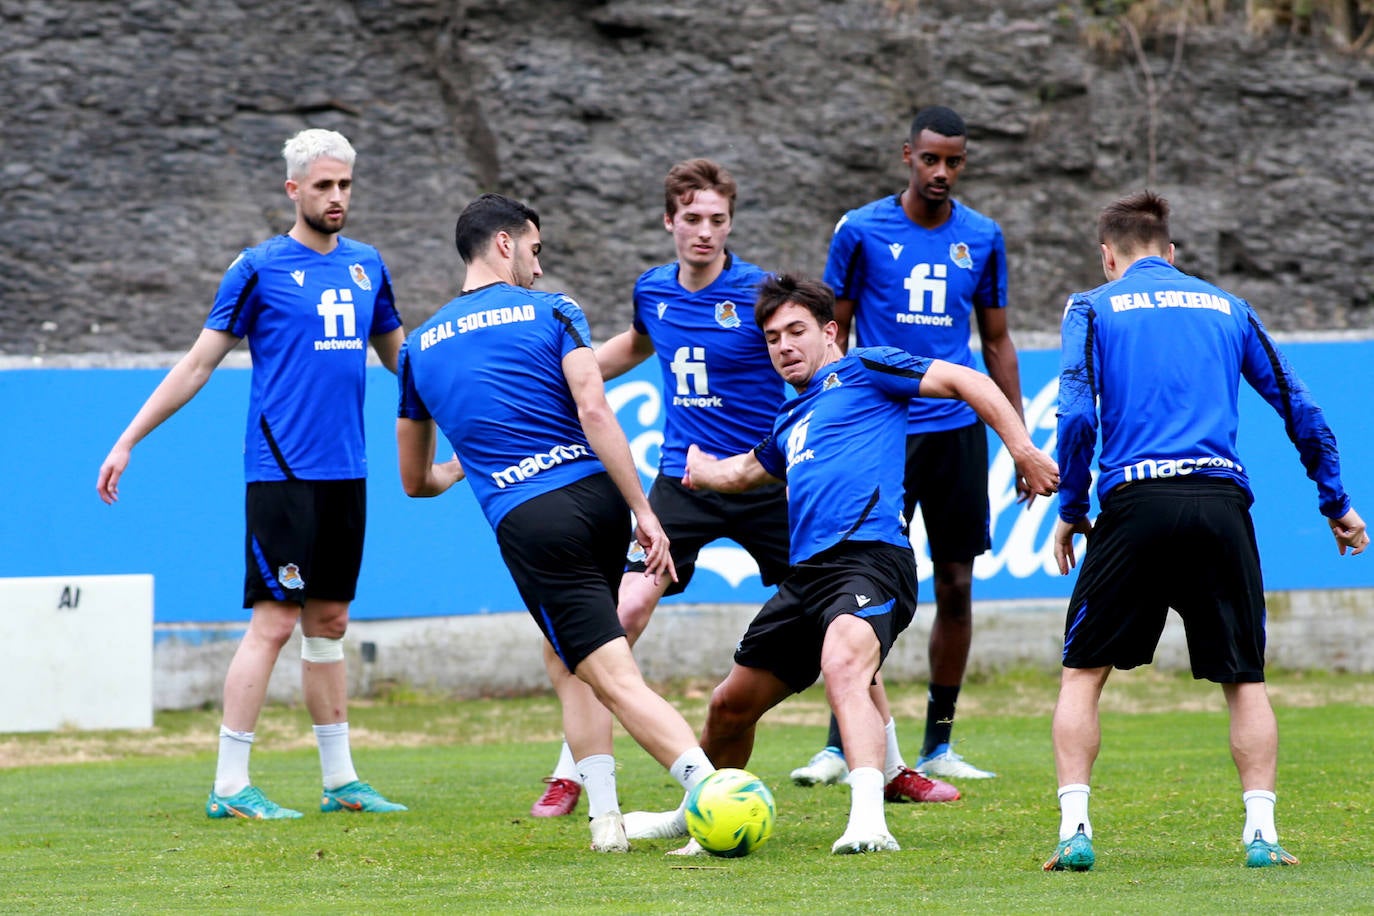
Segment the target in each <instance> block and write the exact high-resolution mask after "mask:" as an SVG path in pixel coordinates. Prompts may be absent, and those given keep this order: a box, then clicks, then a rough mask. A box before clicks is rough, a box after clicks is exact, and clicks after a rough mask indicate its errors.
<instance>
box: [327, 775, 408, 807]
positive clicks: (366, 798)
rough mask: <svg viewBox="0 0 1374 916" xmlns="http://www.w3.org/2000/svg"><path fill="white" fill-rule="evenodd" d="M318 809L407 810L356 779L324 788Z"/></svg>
mask: <svg viewBox="0 0 1374 916" xmlns="http://www.w3.org/2000/svg"><path fill="white" fill-rule="evenodd" d="M320 810H321V811H324V812H329V811H361V812H364V813H367V814H385V813H387V812H389V811H407V810H409V809H408V808H406V806H405V805H398V804H396V803H395V802H393V801H387V800H386V799H385V798H383V797H382V794H381V793H380V792H378V791H377V790H376V789H374V788H372V787H371V786H370V785H368V784H367V783H365V782H361V781H359V780H357V779H355V780H353V781H352V782H346V783H344V784H343V785H341V786H339V787H338V788H337V789H325V790H324V794H323V795H322V796H321V797H320Z"/></svg>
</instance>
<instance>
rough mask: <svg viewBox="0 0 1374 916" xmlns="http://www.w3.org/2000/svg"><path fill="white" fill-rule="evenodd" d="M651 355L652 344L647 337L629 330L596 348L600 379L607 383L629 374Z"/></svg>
mask: <svg viewBox="0 0 1374 916" xmlns="http://www.w3.org/2000/svg"><path fill="white" fill-rule="evenodd" d="M653 353H654V342H653V341H652V340H650V339H649V335H648V334H641V333H639V332H638V331H636V330H635V329H634V328H630V329H629V330H627V331H621V332H620V333H619V334H617V335H615V336H614V337H612V338H611V339H610V340H608V341H606V342H605V343H603V344H602V345H601V346H599V347H597V348H596V364H597V365H598V366H600V367H601V378H602V379H604V380H607V381H609V380H610V379H613V378H619V377H620V376H622V375H624V374H625V373H626V372H629V371H630V370H631V369H633V368H634V367H635V366H638V365H639V364H640V363H642V362H644V360H646V359H648V358H649V357H650V356H652V355H653Z"/></svg>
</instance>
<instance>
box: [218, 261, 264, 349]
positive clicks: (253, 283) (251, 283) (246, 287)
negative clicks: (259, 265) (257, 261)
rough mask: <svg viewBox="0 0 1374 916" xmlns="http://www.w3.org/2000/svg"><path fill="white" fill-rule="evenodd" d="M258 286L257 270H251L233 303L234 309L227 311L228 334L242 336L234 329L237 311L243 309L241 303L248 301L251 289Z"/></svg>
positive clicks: (251, 293)
mask: <svg viewBox="0 0 1374 916" xmlns="http://www.w3.org/2000/svg"><path fill="white" fill-rule="evenodd" d="M257 288H258V272H257V271H256V270H255V271H253V275H252V276H251V277H249V278H248V282H246V283H244V284H243V289H242V290H241V291H240V292H239V298H238V300H237V301H236V302H235V303H234V310H233V311H232V312H230V313H229V326H228V327H227V328H225V330H226V331H228V332H229V333H230V334H234V335H235V336H238V337H242V336H244V335H242V334H240V333H239V332H238V331H236V330H234V328H235V327H237V326H238V323H239V313H241V312H242V311H243V304H244V303H245V302H247V301H248V297H249V296H251V295H253V290H255V289H257Z"/></svg>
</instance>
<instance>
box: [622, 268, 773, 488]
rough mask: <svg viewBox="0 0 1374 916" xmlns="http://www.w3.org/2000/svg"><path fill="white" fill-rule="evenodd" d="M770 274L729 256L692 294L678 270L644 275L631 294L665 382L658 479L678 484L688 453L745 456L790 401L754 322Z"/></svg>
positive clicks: (638, 326) (638, 327)
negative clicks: (690, 448)
mask: <svg viewBox="0 0 1374 916" xmlns="http://www.w3.org/2000/svg"><path fill="white" fill-rule="evenodd" d="M767 276H768V274H767V273H766V272H765V271H763V270H762V269H761V268H758V267H755V266H754V265H753V264H750V263H748V262H746V261H741V260H739V259H738V258H736V257H735V256H734V255H733V254H730V253H727V254H726V260H725V267H724V269H723V270H722V271H721V274H720V276H719V277H717V278H716V279H715V281H714V282H712V283H711V284H710V285H708V286H706V287H705V288H704V289H700V290H697V291H696V292H691V291H689V290H686V289H684V288H683V287H682V285H681V284H680V283H679V282H678V263H677V262H676V261H674V262H672V263H671V264H664V265H662V266H660V267H655V268H653V269H652V270H648V271H645V272H644V274H643V275H641V276H640V278H639V280H638V281H636V283H635V288H634V329H635V330H636V331H637V332H639V333H640V334H644V335H646V336H647V337H648V338H649V339H650V340H651V341H652V342H653V345H654V352H655V354H656V355H657V357H658V363H659V368H660V371H661V372H662V375H663V408H664V414H665V417H664V423H663V445H662V447H661V448H660V453H659V473H660V474H666V475H668V476H669V477H673V478H680V477H682V475H683V474H684V473H685V472H686V470H687V446H689V445H691V444H693V443H695V444H696V445H698V446H699V447H701V448H702V449H703V450H705V451H706V452H708V453H710V454H712V455H716V456H718V457H722V458H723V457H725V456H727V455H737V454H739V453H740V452H747V451H748V450H749V449H751V448H753V447H754V446H755V445H757V444H758V443H759V440H760V439H762V438H763V437H764V436H766V435H767V434H768V431H769V430H770V429H771V428H772V425H773V419H774V418H775V417H776V416H777V415H778V407H779V406H780V405H781V404H782V402H783V400H784V399H785V397H786V391H785V387H786V386H784V384H783V382H782V379H780V378H779V377H778V373H777V372H776V370H774V369H773V363H772V361H771V360H770V359H769V357H768V344H767V343H766V342H765V341H764V339H763V332H762V331H760V330H759V328H758V325H756V324H755V323H754V299H755V298H756V297H757V294H758V286H759V284H760V283H762V282H763V281H764V279H766V278H767Z"/></svg>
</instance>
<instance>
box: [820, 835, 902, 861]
mask: <svg viewBox="0 0 1374 916" xmlns="http://www.w3.org/2000/svg"><path fill="white" fill-rule="evenodd" d="M901 850H902V847H901V846H898V845H897V841H896V840H895V839H893V837H892V834H890V833H887V832H886V831H883V832H880V833H850V832H849V831H848V830H846V831H845V832H844V836H842V837H840V838H839V839H838V840H836V841H835V845H834V846H831V847H830V851H831V853H833V854H834V855H837V856H848V855H855V854H857V853H861V852H901Z"/></svg>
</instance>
